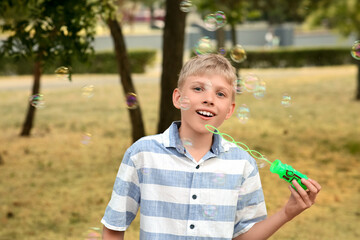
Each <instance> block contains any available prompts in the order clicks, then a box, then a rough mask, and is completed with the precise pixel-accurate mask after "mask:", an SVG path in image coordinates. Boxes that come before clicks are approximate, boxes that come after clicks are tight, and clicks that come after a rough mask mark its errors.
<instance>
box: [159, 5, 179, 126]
mask: <svg viewBox="0 0 360 240" xmlns="http://www.w3.org/2000/svg"><path fill="white" fill-rule="evenodd" d="M180 2H181V0H167V1H166V4H165V5H166V7H165V8H166V15H165V27H164V34H163V61H162V75H161V96H160V113H159V122H158V129H157V131H158V132H159V133H160V132H163V131H164V130H166V129H167V128H168V127H169V125H170V124H171V122H172V121H174V120H179V119H180V112H179V111H178V109H176V108H174V106H173V104H172V90H173V89H175V88H176V87H177V80H178V74H179V72H180V70H181V68H182V64H183V54H184V41H185V40H184V36H185V17H186V14H185V13H184V12H182V11H180V8H179V6H180Z"/></svg>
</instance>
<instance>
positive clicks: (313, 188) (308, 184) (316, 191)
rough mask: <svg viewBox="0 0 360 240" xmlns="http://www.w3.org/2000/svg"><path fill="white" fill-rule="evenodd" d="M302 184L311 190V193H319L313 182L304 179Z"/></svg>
mask: <svg viewBox="0 0 360 240" xmlns="http://www.w3.org/2000/svg"><path fill="white" fill-rule="evenodd" d="M301 183H302V184H304V185H305V186H306V187H307V188H308V189H309V192H310V193H318V189H317V187H316V186H315V185H314V184H313V183H312V182H311V181H309V179H305V178H302V179H301Z"/></svg>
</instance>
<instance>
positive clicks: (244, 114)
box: [236, 104, 250, 123]
mask: <svg viewBox="0 0 360 240" xmlns="http://www.w3.org/2000/svg"><path fill="white" fill-rule="evenodd" d="M236 116H237V118H238V119H239V120H240V122H241V123H247V121H248V120H249V117H250V109H249V108H248V107H247V106H246V104H242V105H241V106H240V107H238V109H237V110H236Z"/></svg>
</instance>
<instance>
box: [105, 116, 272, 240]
mask: <svg viewBox="0 0 360 240" xmlns="http://www.w3.org/2000/svg"><path fill="white" fill-rule="evenodd" d="M179 126H180V122H174V123H173V124H172V125H171V126H170V127H169V128H168V129H167V130H166V131H165V132H164V133H162V134H158V135H153V136H147V137H143V138H141V139H140V140H138V141H137V142H135V143H134V144H133V145H132V146H131V147H129V148H128V150H127V151H126V153H125V155H124V158H123V160H122V163H121V164H120V167H119V171H118V173H117V176H116V180H115V184H114V188H113V192H112V195H111V200H110V202H109V204H108V206H107V208H106V210H105V214H104V217H103V218H102V220H101V222H102V223H103V224H104V225H105V227H106V228H108V229H111V230H115V231H125V230H126V229H127V227H128V226H129V225H130V223H131V222H132V221H133V219H134V218H135V216H136V213H137V211H138V209H139V207H140V239H141V240H187V239H199V240H205V239H206V240H227V239H232V238H234V237H236V236H238V235H240V234H242V233H244V232H246V231H248V230H249V229H250V228H251V227H252V226H253V225H254V224H255V223H257V222H259V221H261V220H263V219H265V218H266V206H265V202H264V195H263V191H262V188H261V182H260V177H259V172H258V169H257V166H256V162H255V160H254V159H253V158H252V157H251V156H250V155H249V154H248V153H247V152H245V151H243V150H241V149H239V148H238V147H236V145H235V144H233V143H230V142H227V141H225V140H224V139H222V138H221V137H220V136H219V135H217V134H214V136H213V144H212V147H211V149H210V151H209V152H207V153H206V154H205V156H204V157H203V158H202V159H201V160H200V161H199V162H196V161H195V160H194V159H193V158H192V156H191V155H190V154H189V153H188V152H187V151H186V149H185V148H184V146H183V144H182V142H181V140H180V138H179V131H178V128H179Z"/></svg>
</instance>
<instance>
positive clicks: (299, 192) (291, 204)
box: [284, 178, 321, 220]
mask: <svg viewBox="0 0 360 240" xmlns="http://www.w3.org/2000/svg"><path fill="white" fill-rule="evenodd" d="M301 182H302V183H303V184H304V185H305V186H306V187H307V188H308V189H307V190H304V189H303V188H302V187H301V186H300V185H299V183H298V182H296V181H295V180H293V181H292V184H294V186H295V188H296V190H295V189H294V188H293V187H292V186H289V189H290V192H291V196H290V198H289V201H288V202H287V203H286V205H285V207H284V210H285V215H286V217H287V218H288V220H291V219H292V218H294V217H295V216H297V215H298V214H300V213H301V212H303V211H304V210H306V209H308V208H309V207H311V206H312V205H313V204H314V203H315V199H316V197H317V194H318V193H319V192H320V190H321V186H320V184H319V183H318V182H316V181H315V180H312V179H310V178H309V179H308V180H306V179H304V178H302V179H301Z"/></svg>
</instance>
